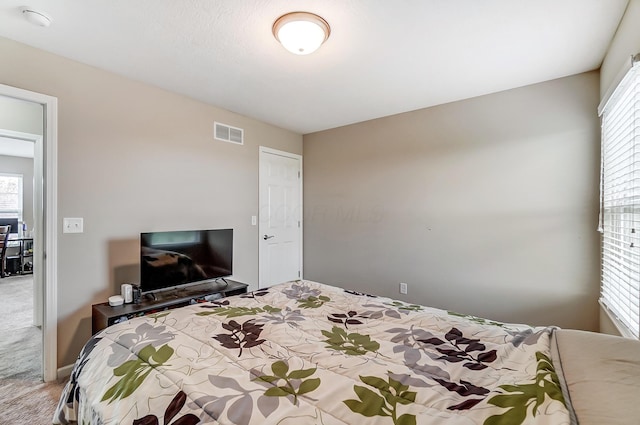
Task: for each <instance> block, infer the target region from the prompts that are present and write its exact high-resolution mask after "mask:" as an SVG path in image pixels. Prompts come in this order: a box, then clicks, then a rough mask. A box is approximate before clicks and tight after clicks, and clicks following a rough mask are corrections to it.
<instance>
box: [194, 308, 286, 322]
mask: <svg viewBox="0 0 640 425" xmlns="http://www.w3.org/2000/svg"><path fill="white" fill-rule="evenodd" d="M279 311H280V309H279V308H274V307H271V306H268V305H267V306H264V308H260V307H253V308H249V307H217V308H214V309H212V310H209V311H201V312H199V313H196V316H210V315H212V314H215V315H216V316H225V317H226V318H227V319H230V318H232V317H241V316H255V315H257V314H258V313H265V312H267V313H276V312H279Z"/></svg>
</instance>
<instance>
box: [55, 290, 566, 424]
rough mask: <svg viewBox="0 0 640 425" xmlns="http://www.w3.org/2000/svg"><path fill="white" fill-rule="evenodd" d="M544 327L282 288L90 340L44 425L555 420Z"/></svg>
mask: <svg viewBox="0 0 640 425" xmlns="http://www.w3.org/2000/svg"><path fill="white" fill-rule="evenodd" d="M553 331H554V329H553V328H530V327H527V326H522V325H508V324H503V323H497V322H492V321H487V320H483V319H480V318H477V317H471V316H464V315H460V314H456V313H452V312H447V311H443V310H438V309H434V308H428V307H423V306H419V305H411V304H407V303H404V302H400V301H394V300H392V299H389V298H383V297H375V296H370V295H366V294H359V293H354V292H350V291H345V290H343V289H340V288H336V287H332V286H327V285H323V284H320V283H315V282H310V281H295V282H288V283H284V284H281V285H276V286H273V287H271V288H269V289H264V290H258V291H255V292H253V293H249V294H245V295H241V296H235V297H230V298H226V299H221V300H218V301H216V302H213V303H203V304H194V305H191V306H188V307H183V308H179V309H174V310H167V311H164V312H161V313H156V314H154V315H149V316H145V317H140V318H136V319H133V320H131V321H129V322H125V323H121V324H118V325H114V326H112V327H109V328H107V329H105V330H103V331H102V332H101V333H98V334H97V335H95V336H94V337H93V338H92V339H91V340H90V341H89V342H88V343H87V344H86V346H85V347H84V349H83V351H82V353H81V354H80V356H79V358H78V360H77V362H76V364H75V367H74V370H73V373H72V375H71V379H70V381H69V383H68V385H67V386H66V388H65V391H64V393H63V395H62V398H61V400H60V403H59V406H58V409H57V411H56V413H55V417H54V423H61V424H66V423H74V422H76V421H77V423H81V424H94V425H98V424H105V425H106V424H132V425H151V424H153V425H155V424H160V423H162V424H165V425H188V424H237V425H249V424H281V425H289V424H291V425H293V424H325V425H331V424H362V425H364V424H381V425H383V424H384V425H387V424H388V425H391V424H395V425H411V424H445V423H446V424H464V425H472V424H477V425H501V424H505V425H506V424H508V425H517V424H545V425H546V424H549V425H551V424H554V425H555V424H569V423H570V422H571V421H570V416H569V412H568V410H567V407H566V406H565V401H564V398H563V395H562V391H561V389H560V383H559V379H558V376H557V375H556V372H555V369H554V366H553V364H552V362H551V360H550V337H551V334H552V332H553Z"/></svg>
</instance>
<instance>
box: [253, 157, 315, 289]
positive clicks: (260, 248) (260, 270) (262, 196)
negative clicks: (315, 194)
mask: <svg viewBox="0 0 640 425" xmlns="http://www.w3.org/2000/svg"><path fill="white" fill-rule="evenodd" d="M258 151H259V153H258V157H259V167H258V206H259V211H258V220H259V221H258V288H262V287H263V284H264V273H265V270H264V267H263V265H262V259H263V256H264V252H263V250H264V244H263V243H261V242H260V238H261V235H262V233H261V232H260V230H261V228H262V224H263V223H264V222H265V221H266V219H267V218H266V217H265V213H264V211H263V210H264V208H262V206H263V205H264V202H265V201H266V200H265V195H266V194H265V193H263V191H262V181H261V180H262V169H263V167H264V162H263V157H264V156H263V155H264V154H270V155H279V156H283V157H285V158H291V159H296V160H298V161H299V164H300V169H299V170H298V171H299V172H300V178H299V179H298V184H299V191H300V240H299V244H298V246H299V247H300V264H299V267H300V279H302V278H303V276H304V270H303V265H304V261H303V257H302V254H303V247H302V241H303V237H302V234H303V229H304V222H303V219H304V214H303V211H304V208H303V192H302V189H303V187H304V186H303V184H302V178H303V173H302V155H298V154H295V153H291V152H285V151H281V150H277V149H273V148H268V147H266V146H260V147H259V149H258Z"/></svg>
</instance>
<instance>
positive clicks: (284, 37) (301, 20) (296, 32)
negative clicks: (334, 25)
mask: <svg viewBox="0 0 640 425" xmlns="http://www.w3.org/2000/svg"><path fill="white" fill-rule="evenodd" d="M330 33H331V29H330V28H329V24H328V23H327V21H325V20H324V19H322V18H321V17H320V16H318V15H314V14H313V13H308V12H292V13H287V14H286V15H283V16H281V17H279V18H278V19H277V20H276V21H275V22H274V24H273V35H274V36H275V37H276V39H277V40H278V41H279V42H280V43H281V44H282V45H283V46H284V48H285V49H287V50H288V51H290V52H291V53H294V54H296V55H308V54H309V53H313V52H315V51H316V50H317V49H318V47H320V46H321V45H322V43H324V42H325V40H326V39H327V38H329V34H330Z"/></svg>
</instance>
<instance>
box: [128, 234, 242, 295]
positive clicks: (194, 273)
mask: <svg viewBox="0 0 640 425" xmlns="http://www.w3.org/2000/svg"><path fill="white" fill-rule="evenodd" d="M232 266H233V229H216V230H189V231H172V232H149V233H141V234H140V290H141V291H142V292H144V293H148V292H155V291H159V290H161V289H171V288H176V287H179V286H186V285H191V284H196V283H203V282H207V281H212V280H215V279H218V278H224V277H227V276H230V275H231V274H232V272H233V267H232Z"/></svg>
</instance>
